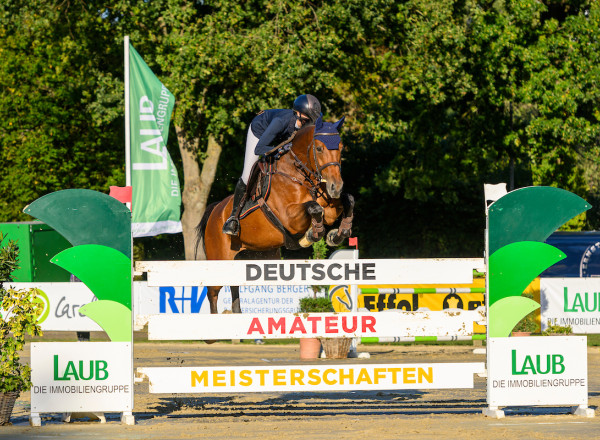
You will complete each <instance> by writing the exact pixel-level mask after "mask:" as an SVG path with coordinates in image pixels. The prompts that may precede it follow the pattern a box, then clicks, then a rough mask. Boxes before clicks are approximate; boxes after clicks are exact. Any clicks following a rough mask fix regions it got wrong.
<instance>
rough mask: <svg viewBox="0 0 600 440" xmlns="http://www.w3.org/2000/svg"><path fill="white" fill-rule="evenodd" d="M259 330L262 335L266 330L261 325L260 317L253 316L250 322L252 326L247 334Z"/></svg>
mask: <svg viewBox="0 0 600 440" xmlns="http://www.w3.org/2000/svg"><path fill="white" fill-rule="evenodd" d="M254 332H257V333H258V334H260V335H264V334H265V331H264V330H263V328H262V325H260V320H259V319H258V318H252V322H251V323H250V328H249V329H248V333H246V334H247V335H251V334H252V333H254Z"/></svg>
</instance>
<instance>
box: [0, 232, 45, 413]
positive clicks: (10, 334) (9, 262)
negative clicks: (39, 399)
mask: <svg viewBox="0 0 600 440" xmlns="http://www.w3.org/2000/svg"><path fill="white" fill-rule="evenodd" d="M4 238H5V237H4V236H2V235H1V234H0V245H1V244H2V241H3V240H4ZM17 261H18V247H17V246H16V244H15V243H14V242H13V241H9V242H8V244H7V246H5V247H0V276H2V278H0V315H2V316H1V317H0V425H5V424H7V423H9V420H10V415H11V413H12V410H13V407H14V404H15V401H16V400H17V398H18V397H19V394H20V393H21V391H27V390H29V389H30V388H31V368H30V367H29V365H24V364H21V362H20V361H19V360H20V355H19V352H20V351H21V350H22V349H23V347H24V346H25V336H26V335H31V336H37V335H41V334H42V332H41V330H40V326H39V324H38V323H37V320H38V316H39V314H40V312H41V311H42V308H43V304H42V303H41V302H39V301H36V297H37V289H21V290H16V289H13V288H12V287H10V286H9V287H7V286H6V285H4V284H3V282H6V281H12V272H13V270H15V269H16V268H17Z"/></svg>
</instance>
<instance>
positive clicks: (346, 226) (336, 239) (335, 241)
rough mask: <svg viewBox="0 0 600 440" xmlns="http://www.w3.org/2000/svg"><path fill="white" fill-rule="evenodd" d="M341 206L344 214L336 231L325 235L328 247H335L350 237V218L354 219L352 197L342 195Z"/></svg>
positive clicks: (346, 194)
mask: <svg viewBox="0 0 600 440" xmlns="http://www.w3.org/2000/svg"><path fill="white" fill-rule="evenodd" d="M341 199H342V205H343V207H344V214H343V216H342V221H341V222H340V226H339V228H338V229H332V230H331V231H329V233H328V234H327V238H326V240H325V241H326V243H327V245H328V246H331V247H336V246H339V245H340V244H342V242H343V241H344V240H345V239H346V238H348V237H350V236H351V235H352V218H353V217H354V196H352V194H348V193H343V194H342V197H341Z"/></svg>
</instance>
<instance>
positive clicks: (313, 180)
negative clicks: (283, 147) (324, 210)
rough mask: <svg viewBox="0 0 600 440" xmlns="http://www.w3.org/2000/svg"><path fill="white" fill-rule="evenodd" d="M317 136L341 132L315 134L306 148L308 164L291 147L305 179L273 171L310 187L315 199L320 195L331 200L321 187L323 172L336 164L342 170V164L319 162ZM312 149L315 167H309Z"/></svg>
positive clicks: (290, 151)
mask: <svg viewBox="0 0 600 440" xmlns="http://www.w3.org/2000/svg"><path fill="white" fill-rule="evenodd" d="M317 136H339V133H315V134H313V138H312V141H311V142H310V144H309V145H308V148H307V150H306V157H307V158H308V164H306V163H305V162H303V161H302V160H300V158H299V157H298V156H297V155H296V153H294V151H293V150H292V149H291V147H289V149H288V151H289V153H290V154H291V155H292V157H293V158H294V166H295V167H296V169H298V171H300V173H302V175H303V176H304V181H301V180H299V179H298V178H296V177H294V176H290V175H289V174H286V173H284V172H281V171H278V170H275V171H273V174H279V175H281V176H284V177H286V178H288V179H290V180H291V181H292V182H294V183H296V184H298V185H302V186H305V187H306V188H308V191H309V192H310V195H311V197H312V198H313V200H317V199H318V198H319V197H322V198H323V199H325V200H327V201H328V202H330V201H331V198H330V197H329V196H328V195H327V193H326V192H325V191H323V189H322V188H321V183H322V182H323V175H322V174H321V173H322V171H323V170H324V169H325V168H327V167H330V166H334V165H335V166H337V167H338V168H339V169H340V170H341V169H342V165H341V164H340V163H339V162H327V163H326V164H324V165H323V166H319V163H318V162H317V149H316V148H315V138H316V137H317ZM288 145H289V144H288ZM311 149H312V152H313V154H312V156H313V161H314V169H311V168H309V166H310V165H311V163H310V156H311V155H310V150H311Z"/></svg>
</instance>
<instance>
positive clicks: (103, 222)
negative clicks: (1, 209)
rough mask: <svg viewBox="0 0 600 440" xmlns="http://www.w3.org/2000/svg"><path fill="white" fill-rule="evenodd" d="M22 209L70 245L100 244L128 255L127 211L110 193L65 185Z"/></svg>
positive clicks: (128, 213) (129, 236) (128, 212)
mask: <svg viewBox="0 0 600 440" xmlns="http://www.w3.org/2000/svg"><path fill="white" fill-rule="evenodd" d="M23 212H25V213H26V214H29V215H31V216H32V217H35V218H37V219H39V220H41V221H43V222H44V223H46V224H48V225H49V226H51V227H52V228H53V229H55V230H56V231H58V233H59V234H61V235H62V236H63V237H65V238H66V239H67V240H68V241H69V242H70V243H71V244H72V245H73V246H77V245H81V244H100V245H103V246H108V247H111V248H113V249H117V250H118V251H119V252H122V253H123V254H124V255H125V256H127V257H129V258H131V211H129V209H127V207H126V206H125V205H124V204H123V203H121V202H119V201H118V200H117V199H115V198H114V197H111V196H108V195H106V194H102V193H100V192H97V191H91V190H88V189H67V190H64V191H56V192H53V193H51V194H48V195H45V196H43V197H40V198H39V199H37V200H36V201H34V202H33V203H31V204H30V205H28V206H26V207H25V209H24V210H23Z"/></svg>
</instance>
